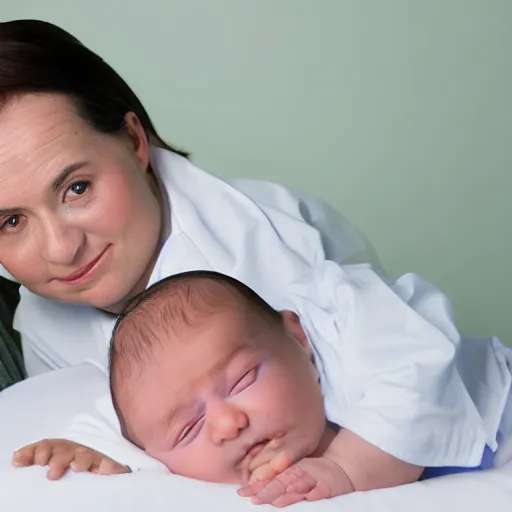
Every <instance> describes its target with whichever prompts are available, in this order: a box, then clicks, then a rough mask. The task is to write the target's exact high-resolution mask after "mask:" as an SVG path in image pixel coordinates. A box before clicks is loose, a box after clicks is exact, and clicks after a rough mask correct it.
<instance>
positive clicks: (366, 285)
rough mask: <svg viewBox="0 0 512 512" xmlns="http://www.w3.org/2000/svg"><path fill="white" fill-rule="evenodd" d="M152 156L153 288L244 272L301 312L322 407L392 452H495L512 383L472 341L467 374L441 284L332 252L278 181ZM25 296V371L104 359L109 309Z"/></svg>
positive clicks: (496, 358) (467, 458) (456, 460)
mask: <svg viewBox="0 0 512 512" xmlns="http://www.w3.org/2000/svg"><path fill="white" fill-rule="evenodd" d="M152 165H153V168H154V169H155V170H156V172H157V174H158V177H159V180H160V185H161V188H162V191H164V192H165V193H166V196H167V199H168V204H169V206H170V208H169V209H170V215H169V228H170V233H169V236H168V238H167V240H166V242H165V244H164V245H163V247H162V249H161V252H160V255H159V257H158V260H157V262H156V265H155V268H154V270H153V273H152V276H151V278H150V283H149V284H152V283H154V282H157V281H158V280H160V279H162V278H164V277H166V276H169V275H172V274H176V273H179V272H184V271H188V270H196V269H204V270H214V271H217V272H221V273H225V274H228V275H231V276H233V277H235V278H237V279H239V280H241V281H243V282H244V283H245V284H247V285H248V286H250V287H251V288H253V289H254V290H255V291H256V292H257V293H258V294H260V295H261V296H262V297H263V298H264V299H265V300H266V301H267V302H269V303H270V304H271V305H272V306H273V307H274V308H276V309H283V308H292V309H295V310H296V311H297V312H298V313H299V314H300V316H301V318H302V320H303V322H304V325H305V326H306V330H307V332H308V335H309V338H310V342H311V344H312V345H313V348H314V353H315V357H316V360H317V363H318V365H319V369H320V375H321V381H322V388H323V391H324V397H325V405H326V414H327V417H328V418H329V419H330V420H332V421H333V422H334V423H337V424H339V425H341V426H344V427H347V428H349V429H351V430H353V431H354V432H356V433H357V434H359V435H360V436H361V437H363V438H365V439H366V440H368V441H369V442H371V443H373V444H374V445H376V446H378V447H380V448H381V449H382V450H384V451H385V452H387V453H389V454H391V455H394V456H395V457H398V458H400V459H402V460H405V461H407V462H410V463H413V464H418V465H421V466H477V465H478V464H479V463H480V458H481V455H482V453H483V450H484V447H485V445H486V444H488V445H489V446H490V447H491V448H492V449H495V448H496V435H497V431H498V428H499V425H500V421H501V417H502V415H503V409H504V407H505V401H506V399H507V396H508V393H509V389H510V385H511V375H510V371H509V369H508V367H507V363H506V360H505V356H504V355H503V351H502V348H501V345H500V344H499V343H498V342H497V341H496V342H493V343H491V342H487V341H482V342H481V343H479V344H478V350H480V351H481V353H480V352H479V357H480V356H483V359H481V360H482V361H484V362H485V367H484V368H482V369H481V370H482V371H481V372H480V373H478V374H476V373H475V372H472V373H471V374H464V368H463V367H462V366H463V365H462V362H464V361H463V359H464V358H463V357H462V351H461V348H460V338H459V334H458V332H457V330H456V329H455V327H454V325H453V322H452V318H451V312H450V308H449V304H448V302H447V301H446V299H445V297H444V296H443V295H442V294H441V293H440V292H439V291H438V290H436V289H435V288H433V287H432V286H430V285H429V284H427V283H425V282H424V281H422V280H420V279H419V278H417V277H416V276H414V275H407V276H404V277H402V278H401V279H399V280H398V281H396V282H394V283H391V282H389V283H387V282H386V281H385V280H384V279H383V278H382V277H380V276H379V274H378V273H377V272H376V271H374V270H373V269H372V267H371V266H369V265H348V266H344V267H340V266H339V265H338V264H336V263H333V262H331V261H329V260H326V254H325V250H324V244H323V243H322V242H323V241H322V237H321V234H320V231H319V230H318V229H316V228H315V227H313V226H311V225H310V224H308V223H307V222H305V219H304V217H305V215H304V212H303V211H302V206H303V205H301V203H300V201H297V198H296V197H295V198H294V197H293V195H291V194H290V193H289V192H288V191H286V189H283V188H279V187H277V186H274V187H269V186H268V185H267V187H266V190H267V191H271V192H272V193H273V194H274V197H273V198H266V197H264V195H263V194H262V191H264V190H265V186H263V187H258V186H257V184H254V186H253V187H252V188H253V189H255V190H259V191H260V197H259V198H256V197H251V194H250V193H249V190H248V187H249V185H248V184H247V183H244V182H238V183H235V186H233V185H231V184H229V183H228V182H226V181H223V180H221V179H218V178H217V177H214V176H212V175H210V174H207V173H205V172H204V171H202V170H200V169H198V168H197V167H195V166H194V165H193V164H191V163H190V162H189V161H187V160H185V159H184V158H181V157H179V156H178V155H175V154H173V153H170V152H167V151H164V150H160V149H155V150H154V151H153V153H152ZM244 188H245V189H246V190H244ZM242 190H243V191H242ZM254 195H256V196H257V195H258V193H256V194H253V196H254ZM331 257H332V256H331ZM340 259H341V260H347V259H350V255H346V254H345V255H343V254H341V257H340ZM21 295H22V299H21V303H20V306H19V309H18V311H17V314H16V319H15V325H16V328H17V329H18V330H20V332H21V333H22V339H23V346H24V350H25V351H26V357H27V359H28V366H29V371H31V372H32V373H34V372H37V371H41V370H44V369H47V368H55V367H59V366H67V365H69V364H76V363H79V362H82V361H84V360H87V359H93V360H95V361H96V363H97V364H100V365H106V361H107V351H108V341H109V339H110V335H111V332H112V327H113V323H114V320H113V319H112V317H110V316H109V315H106V314H104V313H101V312H99V311H96V310H93V309H91V308H87V307H79V306H74V305H66V304H61V303H57V302H54V301H49V300H46V299H42V298H40V297H36V296H34V295H33V294H31V293H30V292H28V291H27V290H22V293H21ZM467 346H468V347H470V346H469V345H467ZM66 347H68V348H67V349H66ZM471 347H477V345H476V344H475V345H472V346H471ZM482 347H483V348H482ZM471 350H472V348H471ZM471 350H470V351H471ZM466 352H467V350H466ZM468 360H470V361H471V362H473V363H474V364H479V362H478V361H476V359H475V358H474V357H472V356H470V357H469V359H468ZM475 361H476V363H475ZM461 365H462V366H461ZM463 375H464V380H463ZM472 389H473V390H476V391H474V392H473V393H472V394H470V391H471V390H472ZM482 389H485V390H486V393H485V394H482V393H481V390H482ZM468 390H469V391H468ZM98 403H99V404H100V408H103V410H102V411H101V415H102V418H103V420H105V418H106V422H105V421H104V422H103V423H104V424H105V425H106V424H107V423H109V425H108V428H106V429H105V436H104V437H103V441H105V440H107V439H109V435H107V430H108V431H109V432H110V439H112V437H111V434H112V432H115V433H116V434H117V433H118V426H117V425H116V424H115V419H113V415H112V410H111V405H110V401H109V400H108V398H106V397H103V398H101V399H100V400H99V402H98ZM105 408H106V409H108V411H107V412H105ZM84 419H85V421H84ZM80 423H83V424H84V425H87V424H88V425H89V426H90V425H91V424H94V425H96V426H97V425H99V424H101V422H99V423H98V422H97V421H96V420H95V419H94V418H91V417H90V416H89V417H87V415H86V416H85V417H81V418H80V419H79V421H78V422H77V425H75V426H74V427H73V429H72V430H73V431H74V435H73V438H74V439H75V440H78V441H80V442H83V443H84V444H88V445H90V446H92V447H94V448H96V449H99V450H101V451H104V452H106V453H107V454H109V455H111V456H113V457H115V458H117V459H118V460H120V461H123V462H125V463H129V465H131V466H132V468H133V467H134V466H135V467H137V465H138V464H137V463H133V462H131V463H130V459H129V457H128V458H126V457H123V456H122V454H120V453H113V452H112V451H109V448H108V447H109V446H113V443H110V442H108V443H107V444H106V445H105V444H104V445H102V443H101V439H102V435H101V428H100V429H99V430H98V429H96V431H95V434H94V436H89V441H90V442H89V441H88V433H90V432H91V431H90V429H89V430H87V428H85V429H84V430H83V433H84V435H83V437H80V434H79V433H80V427H79V424H80ZM98 432H100V433H99V434H98ZM77 433H78V435H77Z"/></svg>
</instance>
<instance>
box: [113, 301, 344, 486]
mask: <svg viewBox="0 0 512 512" xmlns="http://www.w3.org/2000/svg"><path fill="white" fill-rule="evenodd" d="M292 318H293V316H292V315H285V317H284V325H285V328H283V329H279V328H277V327H275V326H272V327H269V326H266V325H265V324H263V323H262V322H261V321H258V319H257V318H255V317H254V315H252V314H250V313H248V312H247V311H245V310H244V309H242V308H230V309H227V310H225V311H222V312H219V313H216V314H214V315H211V316H210V317H209V318H208V319H207V320H206V321H205V322H204V323H203V322H201V324H200V325H198V326H196V327H194V328H192V327H187V328H186V329H184V330H183V332H182V333H180V336H179V340H173V341H167V340H166V342H165V343H163V344H162V346H161V347H158V348H157V349H156V350H157V353H155V357H154V362H153V364H150V365H148V368H147V369H146V370H145V371H144V372H143V374H142V376H141V377H140V379H138V380H137V381H136V382H134V383H132V385H128V383H124V390H123V392H122V393H120V397H119V398H118V401H119V407H120V408H121V410H122V411H123V416H124V418H125V423H126V430H127V433H128V434H129V435H130V437H131V438H132V439H133V440H134V441H135V442H136V443H137V444H138V445H139V446H140V447H141V448H143V449H144V450H145V451H146V452H147V453H148V454H149V455H151V456H152V457H154V458H156V459H158V460H160V461H161V462H162V463H164V464H165V465H166V466H167V467H168V468H169V469H170V470H171V471H172V472H173V473H175V474H180V475H183V476H188V477H192V478H197V479H201V480H206V481H213V482H223V483H239V484H240V483H243V482H245V481H247V476H248V471H249V470H250V466H251V461H252V459H253V455H254V451H253V452H251V447H253V446H254V445H255V444H256V443H260V442H261V441H263V444H262V445H261V446H260V447H261V448H263V451H265V449H267V450H270V451H272V449H278V450H279V451H282V452H286V453H287V454H290V455H292V456H293V457H296V458H297V459H299V458H302V457H305V456H308V455H311V454H313V453H320V452H322V451H325V448H326V447H327V445H328V444H329V442H330V441H331V440H332V438H333V437H334V435H335V433H334V432H333V431H331V430H330V429H329V428H328V427H327V425H326V420H325V414H324V409H323V399H322V394H321V390H320V385H319V383H318V375H317V372H316V369H315V366H314V364H313V361H312V356H311V352H310V349H309V345H308V342H307V338H306V335H305V334H304V331H303V330H302V327H301V326H300V322H297V321H296V320H292ZM297 459H296V460H297Z"/></svg>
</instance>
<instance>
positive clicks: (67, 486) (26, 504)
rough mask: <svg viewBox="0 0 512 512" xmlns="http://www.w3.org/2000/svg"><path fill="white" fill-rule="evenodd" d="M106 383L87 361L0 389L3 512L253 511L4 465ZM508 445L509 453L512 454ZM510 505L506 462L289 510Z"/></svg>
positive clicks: (146, 486)
mask: <svg viewBox="0 0 512 512" xmlns="http://www.w3.org/2000/svg"><path fill="white" fill-rule="evenodd" d="M105 385H106V376H105V374H104V373H103V372H102V371H101V370H99V369H97V368H96V367H94V366H93V365H89V364H84V365H81V366H79V367H73V368H67V369H64V370H57V371H54V372H50V373H46V374H43V375H40V376H38V377H34V378H32V379H29V380H26V381H24V382H21V383H19V384H16V385H15V386H12V387H11V388H8V389H7V390H5V391H3V392H1V393H0V418H1V420H0V510H2V512H10V511H13V512H23V511H25V510H26V511H32V510H33V511H42V512H46V511H48V510H55V511H61V510H65V507H70V508H71V509H72V510H73V512H80V511H84V512H90V511H91V510H94V512H110V511H113V510H122V511H123V512H131V511H133V512H135V511H137V512H138V511H146V510H151V511H152V512H169V511H170V510H174V511H179V512H184V511H189V510H190V511H198V512H199V511H205V512H206V511H208V512H209V511H212V510H213V511H216V510H222V511H223V512H243V511H244V510H247V511H254V510H256V509H255V508H254V507H253V506H252V505H251V504H250V503H249V502H248V501H247V500H245V499H242V498H239V497H238V496H237V494H236V492H235V491H236V488H235V487H233V486H227V485H218V484H208V483H205V482H198V481H195V480H189V479H186V478H181V477H177V476H174V475H170V474H163V473H162V472H158V471H155V472H150V471H147V472H139V473H135V474H131V475H122V476H115V477H104V476H95V475H89V474H79V475H76V474H71V475H68V476H66V477H65V478H64V479H63V480H61V481H58V482H48V481H47V480H46V476H45V473H46V470H45V469H44V468H37V467H36V468H27V469H16V468H13V467H12V466H11V464H10V460H11V455H12V452H13V450H15V449H16V448H18V447H19V446H22V445H25V444H28V443H30V442H33V441H36V440H39V439H42V438H45V437H55V436H56V435H58V433H59V432H61V431H62V430H63V428H64V427H65V426H66V425H67V424H69V422H70V420H71V418H72V417H73V416H75V415H77V414H81V413H83V412H89V413H93V411H94V403H95V401H96V399H97V397H98V396H101V395H102V394H103V393H104V391H105ZM78 397H79V399H80V400H79V401H77V398H78ZM510 448H511V450H510V452H511V453H509V454H508V455H512V446H511V447H510ZM502 458H505V459H507V458H508V460H510V459H512V457H502ZM511 504H512V463H509V464H508V465H505V466H504V467H503V468H501V469H499V470H491V471H486V472H480V473H467V474H465V475H455V476H450V477H444V478H438V479H432V480H429V481H427V482H421V483H416V484H413V485H408V486H403V487H399V488H394V489H386V490H382V491H373V492H368V493H356V494H352V495H348V496H343V497H338V498H334V499H331V500H325V501H321V502H316V503H312V504H310V503H306V504H304V503H303V504H299V505H296V506H295V507H294V508H293V509H292V510H297V511H300V510H315V511H318V512H329V511H334V510H339V511H343V512H363V511H364V512H400V511H404V512H405V511H407V512H411V511H414V512H427V511H428V512H441V511H445V510H446V511H450V512H452V511H454V510H455V511H459V510H460V511H464V512H483V511H485V510H490V511H492V512H501V511H503V512H505V511H507V512H509V511H510V510H511ZM264 509H265V507H264Z"/></svg>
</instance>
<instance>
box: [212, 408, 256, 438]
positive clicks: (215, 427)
mask: <svg viewBox="0 0 512 512" xmlns="http://www.w3.org/2000/svg"><path fill="white" fill-rule="evenodd" d="M207 423H208V429H209V432H210V435H211V439H212V442H213V443H214V444H222V443H223V442H225V441H231V440H233V439H236V438H237V437H238V436H239V435H240V432H241V431H242V430H244V429H246V428H247V427H248V426H249V418H248V417H247V414H245V412H243V411H242V410H241V409H240V408H239V407H237V406H235V405H233V404H230V403H227V402H224V401H219V402H217V403H215V404H211V405H210V406H209V410H208V411H207Z"/></svg>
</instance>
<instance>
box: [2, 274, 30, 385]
mask: <svg viewBox="0 0 512 512" xmlns="http://www.w3.org/2000/svg"><path fill="white" fill-rule="evenodd" d="M18 300H19V295H18V287H17V286H16V285H15V284H13V283H11V282H9V281H7V280H5V279H3V278H0V391H1V390H2V389H5V388H6V387H8V386H11V385H12V384H15V383H16V382H18V381H20V380H23V379H24V378H25V368H24V366H23V358H22V356H21V348H20V340H19V336H18V334H17V333H16V331H14V329H13V328H12V318H13V315H14V310H15V309H16V304H17V303H18Z"/></svg>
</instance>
